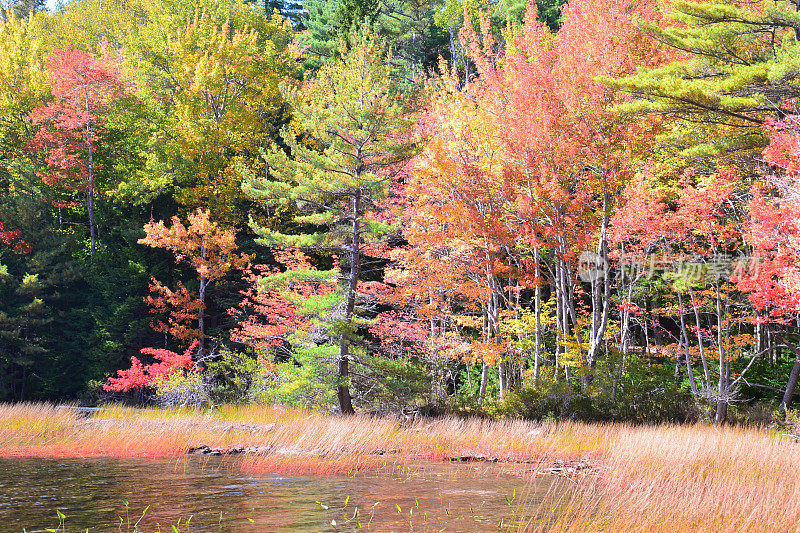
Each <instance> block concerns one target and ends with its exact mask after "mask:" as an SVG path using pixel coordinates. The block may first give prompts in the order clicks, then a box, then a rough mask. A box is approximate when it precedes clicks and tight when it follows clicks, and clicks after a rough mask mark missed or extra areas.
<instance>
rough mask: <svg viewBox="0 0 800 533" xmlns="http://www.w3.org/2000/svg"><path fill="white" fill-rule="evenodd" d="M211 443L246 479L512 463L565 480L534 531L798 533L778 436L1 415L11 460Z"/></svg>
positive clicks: (794, 450) (128, 453)
mask: <svg viewBox="0 0 800 533" xmlns="http://www.w3.org/2000/svg"><path fill="white" fill-rule="evenodd" d="M200 445H204V446H208V447H209V448H210V449H218V450H231V449H239V448H250V451H253V452H256V453H242V454H241V455H237V456H236V458H235V460H234V461H232V462H231V464H232V465H234V464H235V465H237V466H238V467H239V468H241V469H243V470H245V471H249V472H279V473H294V474H303V473H306V474H317V475H324V474H340V473H348V472H353V471H363V470H369V469H372V468H378V467H380V465H381V464H385V463H386V462H387V461H389V462H391V461H394V462H398V463H402V462H407V461H412V460H451V459H452V458H459V457H469V458H478V459H480V458H489V459H491V460H498V461H500V462H507V465H508V469H509V471H516V473H517V474H519V475H523V476H525V475H527V476H531V475H536V474H541V473H551V474H552V473H555V474H559V475H562V476H565V477H568V478H569V479H570V481H571V483H567V484H566V487H567V488H565V489H564V490H561V491H559V492H558V493H553V494H552V495H550V497H548V499H547V501H545V502H543V503H542V504H541V505H542V508H541V510H540V513H539V515H540V518H539V519H538V520H537V521H536V522H535V523H530V524H527V525H526V528H527V529H530V530H533V531H575V532H577V531H606V532H609V531H669V532H670V533H672V532H675V531H731V532H733V531H766V530H774V531H800V525H799V524H800V477H798V476H797V475H796V469H797V465H798V464H800V445H798V444H796V443H794V442H793V441H792V440H791V439H789V438H787V437H785V436H783V435H780V434H778V433H777V432H774V431H769V430H761V429H756V428H744V427H711V426H703V425H692V426H677V425H663V426H630V425H625V424H582V423H573V422H557V423H548V424H538V423H535V422H528V421H521V420H497V421H490V420H479V419H456V418H441V419H423V420H419V421H415V422H412V423H400V422H398V421H397V420H391V419H382V418H372V417H366V416H354V417H338V416H328V415H324V414H319V413H312V412H306V411H296V410H284V409H278V408H270V407H257V406H248V407H232V406H223V407H220V408H215V409H214V411H213V413H208V412H207V411H203V410H193V409H184V410H174V409H173V410H165V409H145V410H133V409H129V408H124V407H120V406H109V407H107V408H104V409H102V410H99V411H98V412H96V413H94V414H93V415H92V416H91V417H86V416H84V415H82V414H80V413H77V412H74V411H73V410H70V409H57V408H54V407H52V406H47V405H41V404H18V405H0V457H22V456H25V457H91V456H95V457H97V456H112V457H142V458H146V457H178V456H183V455H186V454H187V452H188V450H189V448H190V447H196V446H200ZM239 451H246V450H239ZM554 461H556V462H559V463H557V465H558V464H560V465H561V466H556V467H555V468H553V463H554ZM573 464H585V465H591V466H592V468H586V469H578V468H571V467H570V465H573ZM542 516H545V517H546V518H545V519H544V520H542V518H541V517H542Z"/></svg>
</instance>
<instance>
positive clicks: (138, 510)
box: [0, 458, 553, 533]
mask: <svg viewBox="0 0 800 533" xmlns="http://www.w3.org/2000/svg"><path fill="white" fill-rule="evenodd" d="M552 483H553V480H552V479H551V478H535V481H533V482H532V481H531V478H530V477H529V476H519V475H509V474H507V473H503V469H502V467H499V466H497V465H490V464H447V463H427V462H419V463H413V464H411V465H410V466H403V465H387V466H386V467H385V468H383V469H382V470H381V471H379V472H373V473H368V474H357V475H353V476H319V477H318V476H297V477H285V476H276V475H252V474H243V473H242V472H241V471H240V470H239V468H238V467H237V466H236V463H235V462H232V461H231V460H229V459H228V460H226V459H225V458H186V459H180V460H172V461H169V460H152V459H111V458H108V459H81V460H78V459H27V458H2V459H0V531H1V532H3V533H5V532H13V531H18V532H22V531H23V528H25V530H26V531H28V532H29V533H30V532H36V531H44V530H45V529H46V528H53V529H55V528H56V527H57V526H58V523H59V521H58V517H57V514H56V510H59V511H60V512H61V513H63V514H64V515H66V517H67V518H66V530H67V531H68V532H69V531H85V530H86V528H89V531H91V532H106V531H108V532H111V531H120V530H121V531H128V530H129V531H133V524H134V523H135V522H136V521H137V520H139V519H140V517H141V521H140V522H139V529H140V531H146V532H148V533H149V532H153V531H164V532H165V533H166V532H172V531H173V529H172V526H173V525H176V526H177V525H179V531H181V532H185V531H192V532H211V531H214V532H220V531H227V532H243V533H251V532H258V533H263V532H271V531H292V532H311V531H353V530H357V529H358V528H359V525H360V526H361V527H362V528H364V529H366V530H371V531H381V532H383V531H387V532H388V531H497V530H498V529H507V528H508V529H511V528H513V530H516V529H517V528H518V526H519V524H520V521H522V522H523V523H524V522H527V520H526V519H522V518H521V517H522V516H523V515H526V514H527V515H530V514H531V513H534V512H535V511H536V509H537V508H538V504H539V502H540V501H541V499H542V497H543V496H544V494H545V493H546V492H547V490H548V489H549V488H550V486H551V484H552ZM123 499H124V500H126V501H127V502H128V506H129V508H128V509H126V508H125V505H124V503H123ZM148 505H149V506H150V507H149V509H148V510H147V512H146V513H144V516H143V517H142V512H143V511H144V509H145V507H146V506H148ZM356 509H358V513H356ZM220 514H221V516H220ZM120 519H121V520H122V524H120ZM187 520H190V521H189V522H188V524H187Z"/></svg>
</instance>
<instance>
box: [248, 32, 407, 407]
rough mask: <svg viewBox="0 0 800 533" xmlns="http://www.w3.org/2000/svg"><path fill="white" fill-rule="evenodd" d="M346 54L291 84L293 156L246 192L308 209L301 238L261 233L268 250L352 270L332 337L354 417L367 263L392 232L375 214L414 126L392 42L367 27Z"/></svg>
mask: <svg viewBox="0 0 800 533" xmlns="http://www.w3.org/2000/svg"><path fill="white" fill-rule="evenodd" d="M340 53H341V57H340V59H338V60H337V61H335V62H333V63H330V64H328V65H326V66H324V67H323V68H322V69H321V70H320V71H319V73H318V74H317V76H316V77H315V78H314V79H312V80H310V81H308V82H306V83H305V84H303V85H302V87H299V88H291V87H287V86H284V87H283V93H284V97H285V98H286V99H287V101H289V102H290V104H291V105H292V108H293V109H294V121H293V123H292V129H286V130H284V131H283V134H282V138H283V142H284V143H285V144H286V145H287V146H288V148H289V151H290V153H291V157H290V156H289V155H287V154H286V153H285V152H284V151H283V150H281V149H280V148H278V147H274V148H273V149H272V150H271V151H270V152H269V153H267V162H268V164H269V168H270V171H271V173H272V174H273V177H271V178H270V179H265V178H261V177H256V176H255V175H253V174H250V175H249V176H248V177H247V178H246V179H245V182H244V184H243V188H244V190H245V192H247V193H248V194H249V195H250V196H252V197H253V198H257V199H262V200H265V201H267V202H271V203H273V204H282V205H289V206H291V207H292V208H293V209H295V210H296V212H297V213H298V214H297V216H295V217H294V221H295V222H296V223H297V224H298V225H300V227H299V228H295V229H300V232H299V233H297V232H296V233H293V234H287V233H280V232H277V231H274V230H271V229H269V228H266V227H260V226H256V227H254V230H255V231H256V232H257V233H259V234H260V235H261V237H262V240H261V242H262V243H263V244H277V245H279V246H288V247H294V248H301V249H305V250H312V251H317V252H323V251H327V252H329V253H334V254H336V255H338V256H339V257H341V260H342V262H343V267H344V268H345V269H346V270H347V271H348V275H347V277H346V278H345V279H344V281H343V290H342V292H343V296H344V302H342V305H341V309H340V310H338V311H337V313H336V314H337V315H338V318H337V319H336V320H334V325H333V327H332V333H331V335H332V337H334V338H335V340H336V341H338V345H339V347H338V354H337V356H336V364H337V374H338V377H339V382H338V398H339V405H340V407H341V410H342V412H343V413H352V412H353V406H352V401H351V395H350V390H349V380H350V371H349V364H350V360H351V358H352V357H353V355H354V350H353V347H354V345H356V344H357V337H356V334H357V329H358V324H359V317H358V314H359V308H358V305H357V304H358V299H359V281H360V279H361V277H362V274H363V273H362V261H363V258H364V255H365V254H369V253H370V250H374V249H375V246H376V243H378V242H379V241H380V240H381V239H382V238H383V237H384V236H385V235H386V234H387V232H388V231H389V229H390V228H389V227H388V226H386V225H385V224H382V223H380V222H378V221H377V220H375V214H376V213H377V212H378V211H379V210H380V207H379V200H380V199H382V198H384V197H385V196H386V194H387V191H388V184H389V180H390V176H389V175H388V169H389V168H390V167H391V166H392V165H394V164H396V163H398V162H400V161H402V160H404V159H405V158H406V157H408V156H409V155H410V154H411V146H410V145H409V144H408V143H407V142H405V139H404V137H403V134H402V132H401V131H400V130H402V128H404V127H406V126H408V125H409V121H408V119H406V118H405V117H404V109H403V107H402V105H401V103H400V102H399V101H398V99H397V98H396V97H395V96H394V95H393V94H392V82H391V80H390V75H389V74H390V65H389V61H388V60H387V59H385V58H384V57H385V53H384V47H383V45H381V44H378V43H377V42H376V41H375V40H374V39H373V38H372V37H370V36H369V35H368V34H367V32H366V31H362V32H361V34H360V36H359V41H358V42H357V43H356V44H355V45H354V46H353V47H352V48H350V49H349V50H348V49H346V48H345V47H344V45H343V46H342V48H341V49H340ZM373 253H374V252H373Z"/></svg>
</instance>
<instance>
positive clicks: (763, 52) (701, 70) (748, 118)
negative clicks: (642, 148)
mask: <svg viewBox="0 0 800 533" xmlns="http://www.w3.org/2000/svg"><path fill="white" fill-rule="evenodd" d="M671 9H672V10H671V12H670V13H669V17H670V18H671V19H672V23H671V24H668V25H663V24H661V25H660V24H657V23H655V22H650V23H642V26H643V28H644V29H646V30H647V31H648V32H649V33H650V34H651V35H652V36H653V37H654V38H656V39H658V40H659V41H660V42H662V43H664V44H665V45H666V47H667V50H666V51H665V52H664V53H665V54H671V55H673V56H674V57H675V58H676V59H683V60H680V61H674V62H672V63H669V64H668V65H666V66H664V67H661V68H657V69H652V70H647V69H643V70H642V71H641V72H639V73H638V74H636V75H634V76H631V77H628V78H624V79H622V80H616V81H611V83H613V84H616V85H617V86H619V87H620V88H622V89H624V90H625V91H628V92H630V93H632V94H634V95H636V96H638V97H639V99H638V100H637V101H635V102H633V103H630V104H626V105H624V106H621V107H620V109H621V110H622V111H625V112H628V113H635V114H641V113H651V112H656V113H662V114H666V115H671V116H677V117H679V118H680V122H679V123H678V124H676V125H674V129H673V133H672V135H671V137H672V138H671V141H674V142H678V143H679V144H680V145H681V146H682V147H683V148H685V149H687V151H686V155H687V156H706V155H711V154H719V153H722V152H726V151H737V150H741V149H749V148H754V147H755V148H758V149H760V148H761V147H763V146H764V144H765V143H766V136H765V135H764V133H763V131H762V129H761V125H762V124H763V123H764V121H765V120H766V119H767V118H769V117H773V118H779V117H780V116H781V113H782V112H781V111H780V105H781V103H782V102H783V101H785V100H787V99H791V98H796V97H798V96H800V85H798V84H797V82H796V80H797V74H798V68H799V67H798V63H797V60H796V58H797V55H798V53H800V45H798V39H797V37H798V35H800V33H798V32H800V14H798V12H797V10H796V6H795V3H794V2H791V1H786V0H783V1H777V2H773V1H772V0H770V1H765V0H758V1H756V2H747V3H742V2H736V1H734V0H717V1H713V2H688V1H678V2H675V3H673V4H672V8H671ZM700 139H706V140H707V141H706V142H702V141H700Z"/></svg>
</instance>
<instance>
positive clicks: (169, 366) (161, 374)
mask: <svg viewBox="0 0 800 533" xmlns="http://www.w3.org/2000/svg"><path fill="white" fill-rule="evenodd" d="M198 344H199V341H198V340H195V341H194V342H193V343H192V344H191V345H190V346H189V347H188V348H187V349H186V351H185V352H183V353H182V354H178V353H175V352H172V351H170V350H163V349H157V348H142V350H141V352H142V353H143V354H146V355H152V356H153V357H154V358H155V359H156V360H157V361H158V362H157V363H152V364H149V365H142V362H141V361H139V359H137V358H136V357H131V367H130V368H129V369H127V370H118V371H117V377H115V378H114V377H112V378H108V383H107V384H106V385H103V390H105V391H113V392H129V391H132V390H137V389H143V388H146V387H151V386H153V385H156V384H158V383H161V382H164V381H166V380H168V379H169V378H171V377H172V376H173V375H175V374H176V373H178V372H182V371H184V370H192V369H193V367H194V361H192V353H193V352H194V351H195V349H196V348H197V346H198ZM194 370H196V368H195V369H194Z"/></svg>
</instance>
